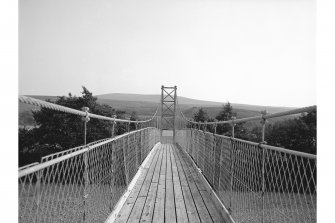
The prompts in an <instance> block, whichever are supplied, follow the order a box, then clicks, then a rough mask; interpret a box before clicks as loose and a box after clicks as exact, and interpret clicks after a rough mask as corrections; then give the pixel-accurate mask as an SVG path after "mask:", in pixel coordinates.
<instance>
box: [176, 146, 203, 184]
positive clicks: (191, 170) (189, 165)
mask: <svg viewBox="0 0 335 223" xmlns="http://www.w3.org/2000/svg"><path fill="white" fill-rule="evenodd" d="M177 150H180V149H177ZM179 152H180V155H181V157H182V159H183V160H184V164H185V165H186V166H187V169H188V171H189V173H191V174H192V175H193V176H195V175H194V174H197V171H198V170H197V169H195V168H194V166H193V164H192V161H191V160H190V159H189V157H188V156H187V155H186V154H185V153H184V152H183V151H179ZM188 176H190V175H188ZM191 178H192V181H194V182H195V183H196V184H197V187H198V190H199V191H202V190H206V187H205V185H204V184H203V183H202V181H201V179H200V178H199V177H191Z"/></svg>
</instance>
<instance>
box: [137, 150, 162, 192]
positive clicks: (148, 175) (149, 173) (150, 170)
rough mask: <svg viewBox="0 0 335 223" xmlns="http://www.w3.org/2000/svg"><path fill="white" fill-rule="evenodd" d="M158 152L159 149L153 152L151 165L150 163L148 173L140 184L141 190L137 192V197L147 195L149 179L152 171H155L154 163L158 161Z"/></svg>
mask: <svg viewBox="0 0 335 223" xmlns="http://www.w3.org/2000/svg"><path fill="white" fill-rule="evenodd" d="M158 153H160V151H159V152H157V153H156V154H155V155H156V156H155V158H154V160H153V161H152V165H150V168H149V171H148V174H147V176H146V177H145V180H144V183H143V185H142V188H141V191H140V193H139V194H138V196H139V197H145V196H147V195H148V192H149V188H150V184H151V180H152V176H153V174H154V171H155V168H156V164H157V161H158V156H159V154H158Z"/></svg>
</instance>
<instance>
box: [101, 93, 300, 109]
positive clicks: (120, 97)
mask: <svg viewBox="0 0 335 223" xmlns="http://www.w3.org/2000/svg"><path fill="white" fill-rule="evenodd" d="M96 97H98V99H104V100H111V101H114V102H116V101H131V102H135V101H137V102H151V103H157V104H158V103H160V100H161V95H156V94H146V95H144V94H121V93H112V94H101V95H96ZM178 103H179V105H188V106H200V107H221V106H222V104H224V103H225V102H214V101H204V100H197V99H192V98H186V97H182V96H178ZM231 105H232V106H233V107H234V108H236V109H246V110H250V111H263V110H265V109H267V111H268V112H269V113H276V112H282V111H288V110H291V109H294V107H274V106H262V105H248V104H238V103H231Z"/></svg>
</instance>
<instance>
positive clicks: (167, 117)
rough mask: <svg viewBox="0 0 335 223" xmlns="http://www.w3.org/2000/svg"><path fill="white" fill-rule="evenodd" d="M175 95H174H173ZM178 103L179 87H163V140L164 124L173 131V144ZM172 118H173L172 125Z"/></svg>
mask: <svg viewBox="0 0 335 223" xmlns="http://www.w3.org/2000/svg"><path fill="white" fill-rule="evenodd" d="M172 94H173V95H172ZM176 101H177V86H174V87H165V86H164V85H162V95H161V138H162V136H163V127H164V123H163V122H165V123H167V124H168V126H169V127H172V129H173V142H174V143H175V136H176V126H175V122H176ZM171 117H172V118H173V119H172V120H173V121H172V122H173V123H171Z"/></svg>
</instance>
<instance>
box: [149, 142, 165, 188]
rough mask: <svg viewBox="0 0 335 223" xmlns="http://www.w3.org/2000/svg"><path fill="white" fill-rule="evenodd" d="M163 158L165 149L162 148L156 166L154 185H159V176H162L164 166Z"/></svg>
mask: <svg viewBox="0 0 335 223" xmlns="http://www.w3.org/2000/svg"><path fill="white" fill-rule="evenodd" d="M162 157H163V148H162V147H160V148H159V157H158V161H157V164H156V168H155V171H154V175H153V176H152V180H151V182H152V183H158V180H159V175H160V174H159V173H160V170H161V166H162Z"/></svg>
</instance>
